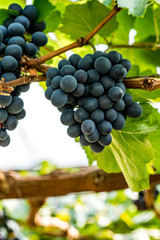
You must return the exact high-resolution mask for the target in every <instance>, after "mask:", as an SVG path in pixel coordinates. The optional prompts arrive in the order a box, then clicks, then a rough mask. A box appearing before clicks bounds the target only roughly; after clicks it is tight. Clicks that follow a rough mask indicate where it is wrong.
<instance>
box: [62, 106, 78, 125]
mask: <svg viewBox="0 0 160 240" xmlns="http://www.w3.org/2000/svg"><path fill="white" fill-rule="evenodd" d="M60 120H61V123H62V124H63V125H66V126H71V125H73V124H74V123H75V119H74V111H73V109H67V110H65V111H64V112H63V113H62V114H61V117H60Z"/></svg>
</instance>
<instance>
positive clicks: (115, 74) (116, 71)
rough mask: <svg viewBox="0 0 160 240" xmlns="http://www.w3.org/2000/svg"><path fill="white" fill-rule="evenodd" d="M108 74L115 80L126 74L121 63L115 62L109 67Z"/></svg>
mask: <svg viewBox="0 0 160 240" xmlns="http://www.w3.org/2000/svg"><path fill="white" fill-rule="evenodd" d="M109 74H110V76H111V77H112V78H113V79H115V80H116V81H117V80H122V79H123V78H125V77H126V75H127V70H126V68H125V67H124V66H123V65H122V64H116V65H114V66H113V67H112V68H111V71H110V73H109Z"/></svg>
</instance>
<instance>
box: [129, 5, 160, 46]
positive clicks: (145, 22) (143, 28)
mask: <svg viewBox="0 0 160 240" xmlns="http://www.w3.org/2000/svg"><path fill="white" fill-rule="evenodd" d="M157 27H158V29H159V30H160V22H159V21H157ZM134 29H135V30H136V31H137V34H136V36H135V41H136V42H138V41H141V40H143V39H146V38H148V37H149V36H155V35H156V33H155V27H154V15H153V9H152V8H151V7H149V8H148V9H147V11H146V13H145V15H144V17H143V18H136V19H135V22H134ZM154 42H155V39H154Z"/></svg>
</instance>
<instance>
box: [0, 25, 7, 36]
mask: <svg viewBox="0 0 160 240" xmlns="http://www.w3.org/2000/svg"><path fill="white" fill-rule="evenodd" d="M0 31H1V32H2V33H3V39H4V38H5V37H7V33H8V31H7V28H6V27H5V26H3V25H0Z"/></svg>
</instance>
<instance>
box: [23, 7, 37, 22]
mask: <svg viewBox="0 0 160 240" xmlns="http://www.w3.org/2000/svg"><path fill="white" fill-rule="evenodd" d="M22 14H23V15H24V16H26V17H27V18H28V19H29V20H30V22H33V21H35V20H36V18H37V9H36V7H35V6H34V5H27V6H26V7H25V8H24V9H23V11H22Z"/></svg>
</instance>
